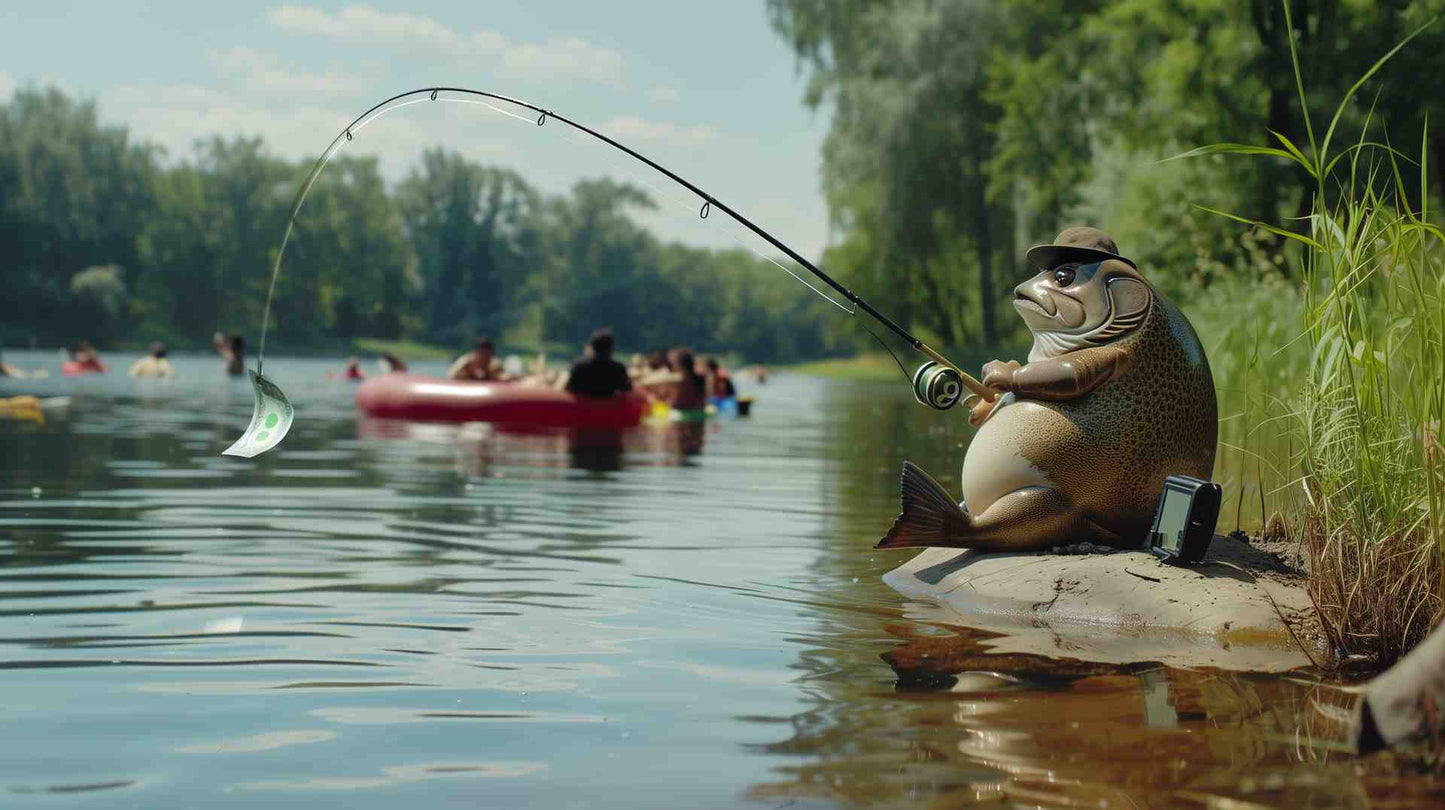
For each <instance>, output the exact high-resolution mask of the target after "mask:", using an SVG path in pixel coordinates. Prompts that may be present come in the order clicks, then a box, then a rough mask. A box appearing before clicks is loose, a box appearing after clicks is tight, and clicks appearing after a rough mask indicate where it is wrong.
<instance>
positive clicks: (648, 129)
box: [598, 115, 718, 147]
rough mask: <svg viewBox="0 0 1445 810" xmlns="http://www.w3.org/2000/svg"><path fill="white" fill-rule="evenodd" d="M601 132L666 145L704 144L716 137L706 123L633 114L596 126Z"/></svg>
mask: <svg viewBox="0 0 1445 810" xmlns="http://www.w3.org/2000/svg"><path fill="white" fill-rule="evenodd" d="M598 129H599V130H601V131H602V132H604V133H606V134H608V135H611V136H613V137H615V138H619V139H623V140H635V141H648V142H651V143H661V144H666V145H668V146H694V147H695V146H704V145H706V144H707V143H709V142H710V141H712V140H713V139H714V138H716V137H717V134H718V133H717V130H715V129H713V128H712V127H710V126H708V125H706V124H695V125H693V126H685V125H682V124H673V123H669V122H667V121H648V120H646V119H642V118H638V117H637V116H634V115H619V116H617V117H615V118H613V119H611V120H610V121H607V122H606V123H603V124H602V125H601V126H599V127H598Z"/></svg>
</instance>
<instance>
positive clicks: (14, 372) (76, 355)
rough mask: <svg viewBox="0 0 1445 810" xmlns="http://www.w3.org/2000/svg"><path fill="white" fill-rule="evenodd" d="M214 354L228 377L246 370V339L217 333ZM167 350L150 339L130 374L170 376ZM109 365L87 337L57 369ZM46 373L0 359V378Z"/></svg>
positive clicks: (93, 370) (96, 370) (92, 369)
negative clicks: (26, 368) (21, 367)
mask: <svg viewBox="0 0 1445 810" xmlns="http://www.w3.org/2000/svg"><path fill="white" fill-rule="evenodd" d="M211 343H212V345H213V346H214V347H215V349H216V353H217V354H219V355H220V356H221V360H222V362H223V364H224V365H223V367H224V369H225V372H226V373H227V374H229V375H231V376H232V377H238V376H240V375H242V374H245V373H246V339H245V338H244V337H242V336H241V335H226V334H222V333H220V332H217V333H216V334H215V336H214V337H213V338H212V339H211ZM169 353H170V352H169V349H167V348H166V344H164V343H162V342H160V341H159V340H153V341H151V344H150V346H149V348H148V349H147V352H146V356H145V357H142V358H141V359H139V360H137V361H135V362H134V363H132V364H131V366H130V369H129V371H128V372H127V373H128V374H130V376H132V377H135V378H137V379H158V380H164V379H170V378H171V377H174V376H175V374H176V369H175V367H174V366H172V365H171V361H170V359H169V358H168V357H167V355H168V354H169ZM109 370H110V367H109V366H107V365H106V364H105V361H103V360H101V359H100V353H99V352H97V351H96V350H95V347H94V346H92V345H91V344H90V341H88V340H81V341H77V342H76V344H75V345H74V346H71V347H70V349H69V350H68V351H67V359H66V361H65V362H64V363H63V364H62V365H61V371H63V372H64V373H65V374H67V375H77V374H104V373H105V372H107V371H109ZM48 374H49V372H48V371H47V370H45V369H43V368H42V369H37V370H35V371H25V370H23V369H20V368H18V367H16V366H13V365H11V364H9V363H6V362H4V361H3V360H0V377H15V378H17V379H32V380H33V379H39V378H42V377H45V376H47V375H48Z"/></svg>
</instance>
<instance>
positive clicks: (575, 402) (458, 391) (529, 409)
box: [356, 374, 647, 428]
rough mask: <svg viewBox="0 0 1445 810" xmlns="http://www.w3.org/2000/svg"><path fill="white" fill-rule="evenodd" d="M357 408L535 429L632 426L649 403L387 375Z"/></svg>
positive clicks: (370, 384) (366, 390)
mask: <svg viewBox="0 0 1445 810" xmlns="http://www.w3.org/2000/svg"><path fill="white" fill-rule="evenodd" d="M356 407H358V408H360V409H361V410H362V411H363V412H364V413H366V414H367V415H368V416H374V417H377V418H380V419H409V420H412V421H417V422H496V423H502V424H511V425H528V426H535V427H547V428H554V427H563V428H565V427H584V428H626V427H633V426H635V425H636V424H638V423H639V422H641V421H642V415H643V413H644V412H645V411H646V409H647V400H645V399H643V398H642V397H640V396H637V395H636V394H627V395H625V396H619V397H614V398H611V399H590V398H587V397H578V396H574V395H572V394H569V393H567V392H566V391H558V390H556V389H553V388H540V387H535V386H529V385H516V384H514V383H486V382H461V381H458V380H443V379H439V378H437V377H427V376H424V375H420V374H382V375H380V376H377V377H372V378H370V379H368V380H367V381H366V382H364V383H362V384H361V387H360V388H358V389H356Z"/></svg>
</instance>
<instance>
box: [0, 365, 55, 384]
mask: <svg viewBox="0 0 1445 810" xmlns="http://www.w3.org/2000/svg"><path fill="white" fill-rule="evenodd" d="M49 376H50V372H49V371H48V370H47V369H43V368H38V369H36V370H34V371H26V370H24V369H22V368H19V367H17V366H12V365H10V364H9V363H7V362H5V361H4V360H0V377H14V378H15V379H17V380H27V379H29V380H40V379H44V378H46V377H49Z"/></svg>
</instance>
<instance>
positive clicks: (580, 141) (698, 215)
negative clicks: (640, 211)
mask: <svg viewBox="0 0 1445 810" xmlns="http://www.w3.org/2000/svg"><path fill="white" fill-rule="evenodd" d="M442 98H443V99H445V97H444V96H443V97H442ZM457 100H458V101H462V100H461V99H457ZM463 103H471V104H483V105H484V106H487V107H491V108H492V109H494V110H497V112H500V113H502V114H503V115H508V116H511V117H513V118H518V119H520V120H523V121H526V120H527V119H525V118H522V117H521V116H516V115H513V114H512V113H509V112H506V111H505V110H500V109H497V108H496V107H493V106H492V105H491V104H487V103H486V102H476V101H471V102H463ZM528 123H532V122H528ZM554 129H555V127H554ZM561 132H562V137H564V138H566V139H567V140H569V141H570V142H571V143H572V145H573V146H576V147H578V148H581V149H588V150H592V149H594V147H596V146H597V141H596V140H586V139H584V136H583V134H582V133H581V132H579V131H577V130H574V129H563V130H561ZM596 154H601V155H602V156H603V159H604V160H606V161H607V163H608V164H609V165H610V166H611V167H612V168H613V169H614V170H616V171H620V172H621V173H622V174H625V175H626V176H627V178H628V182H633V183H637V184H638V185H641V186H642V187H643V188H646V189H647V190H648V191H650V192H652V194H653V196H654V197H655V198H657V199H658V200H659V201H661V202H662V203H668V202H670V203H672V205H673V206H675V207H676V208H677V209H678V211H679V212H682V213H685V214H686V216H687V217H688V220H690V221H692V222H694V223H698V224H699V225H700V227H708V228H709V229H710V232H712V233H721V234H723V235H724V236H726V237H727V238H728V239H730V240H732V241H733V242H734V243H735V244H737V245H738V246H739V247H742V248H745V249H746V250H748V251H750V252H751V253H753V255H755V256H757V257H758V258H760V259H762V260H763V261H765V262H767V263H768V264H771V265H773V266H774V267H776V268H778V269H779V270H781V271H783V272H784V273H787V274H788V275H789V276H792V277H793V279H795V280H796V281H797V282H798V283H800V284H802V285H803V286H804V287H807V288H808V289H810V290H812V291H813V292H814V293H816V294H817V295H818V297H820V298H822V299H823V300H824V301H827V302H828V303H830V304H832V305H833V306H835V307H837V308H838V309H841V310H843V311H844V312H846V313H848V314H849V315H853V314H855V313H856V312H857V310H856V309H854V308H852V307H849V306H848V305H846V304H844V303H842V302H840V301H838V300H837V299H836V298H834V297H833V296H831V295H828V294H827V293H825V292H823V291H822V290H820V289H818V287H817V286H816V285H814V284H813V283H812V282H810V281H808V280H807V279H806V278H803V277H802V276H800V275H798V274H797V273H796V272H794V271H793V270H791V269H789V268H788V267H787V266H786V265H784V264H781V263H780V262H778V260H777V259H774V258H773V257H772V256H769V255H767V254H766V253H764V252H762V251H761V250H758V248H757V246H755V245H752V244H749V243H748V242H746V241H744V240H743V239H742V237H740V236H738V235H737V233H736V232H734V231H733V230H731V229H728V228H725V227H723V226H722V225H720V224H718V221H717V220H714V219H711V218H710V217H709V216H708V214H709V213H711V210H710V209H711V204H710V203H709V202H706V201H704V202H703V206H702V208H700V209H695V208H694V207H693V206H694V205H695V203H693V202H691V201H688V200H684V199H682V198H681V197H679V196H677V194H676V193H675V191H674V192H669V191H665V190H663V189H661V188H659V187H658V186H657V185H655V184H654V183H653V182H652V180H650V179H648V178H647V177H646V176H645V175H642V174H639V173H638V172H637V171H636V164H635V163H630V164H629V163H623V162H622V161H621V160H620V159H619V158H618V155H617V153H616V152H615V151H605V152H600V153H596ZM701 223H706V225H705V226H703V225H701Z"/></svg>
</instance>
